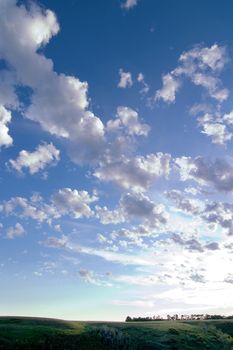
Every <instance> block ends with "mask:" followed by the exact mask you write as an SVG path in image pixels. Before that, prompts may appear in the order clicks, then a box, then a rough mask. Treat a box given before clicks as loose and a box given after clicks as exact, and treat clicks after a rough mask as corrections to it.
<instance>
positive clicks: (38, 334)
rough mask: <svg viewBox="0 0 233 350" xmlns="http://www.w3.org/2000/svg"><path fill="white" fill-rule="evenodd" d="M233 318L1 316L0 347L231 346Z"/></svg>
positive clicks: (212, 349)
mask: <svg viewBox="0 0 233 350" xmlns="http://www.w3.org/2000/svg"><path fill="white" fill-rule="evenodd" d="M232 337H233V322H232V321H231V320H229V321H228V320H213V321H212V320H211V321H189V322H188V321H184V322H182V321H162V322H159V321H155V322H132V323H130V322H129V323H121V322H74V321H72V322H70V321H62V320H54V319H41V318H21V317H2V318H0V349H1V350H13V349H14V350H23V349H24V350H27V349H28V350H29V349H36V350H47V349H48V350H53V349H58V350H61V349H62V350H66V349H67V350H73V349H74V350H75V349H77V350H111V349H113V350H152V349H154V350H156V349H160V350H166V349H167V350H168V349H173V350H176V349H177V350H179V349H181V350H189V349H190V350H208V349H209V350H230V349H233V338H232Z"/></svg>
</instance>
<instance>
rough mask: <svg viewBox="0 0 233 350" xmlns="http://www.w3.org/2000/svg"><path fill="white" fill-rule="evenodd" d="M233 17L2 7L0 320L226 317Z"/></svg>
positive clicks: (232, 242) (132, 4)
mask: <svg viewBox="0 0 233 350" xmlns="http://www.w3.org/2000/svg"><path fill="white" fill-rule="evenodd" d="M232 11H233V4H232V2H231V1H227V0H224V1H221V4H220V2H219V1H209V0H206V1H205V2H204V3H203V2H202V1H189V2H188V3H187V1H182V0H180V1H171V0H170V1H164V0H163V1H159V0H158V1H154V0H138V1H137V0H126V1H125V0H122V1H121V0H102V1H98V2H97V1H94V0H72V1H70V2H69V3H67V2H65V1H59V2H58V1H51V0H47V1H45V0H43V1H41V2H35V1H31V2H28V1H16V0H8V1H5V0H0V33H1V34H0V152H1V175H0V185H1V198H0V239H1V245H0V252H1V255H0V278H1V289H0V298H1V300H2V301H3V302H2V304H1V313H2V314H4V315H30V316H48V317H59V318H65V319H82V320H124V319H125V317H126V316H127V315H131V316H137V315H141V316H143V315H146V316H147V315H148V316H151V315H154V314H161V315H166V314H167V313H183V314H184V313H193V312H195V313H200V312H201V313H225V314H232V313H233V310H232V305H231V296H232V292H233V274H232V252H233V238H232V237H233V214H232V213H233V198H232V191H233V157H232V140H233V103H232V93H233V87H232V73H233V65H232V62H233V53H232V49H233V42H232V37H233V30H232V15H231V14H232Z"/></svg>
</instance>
